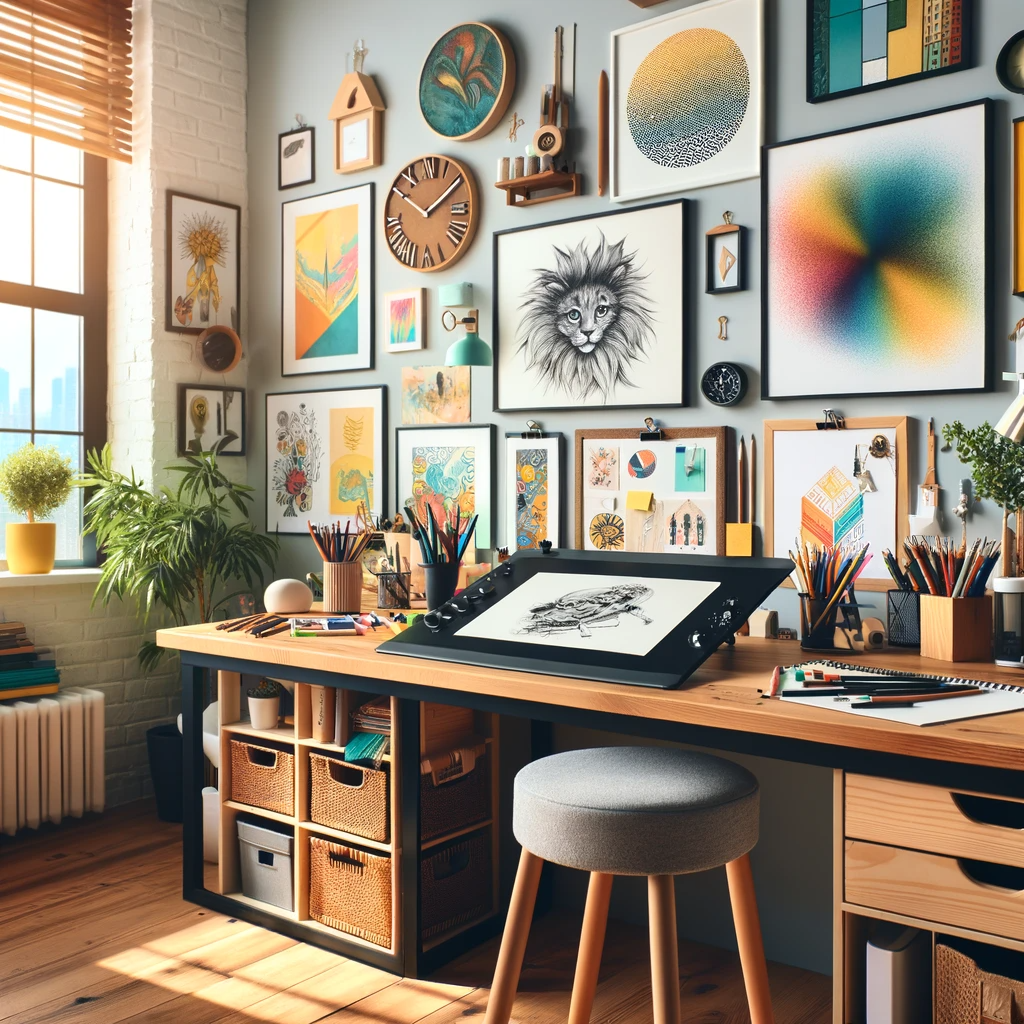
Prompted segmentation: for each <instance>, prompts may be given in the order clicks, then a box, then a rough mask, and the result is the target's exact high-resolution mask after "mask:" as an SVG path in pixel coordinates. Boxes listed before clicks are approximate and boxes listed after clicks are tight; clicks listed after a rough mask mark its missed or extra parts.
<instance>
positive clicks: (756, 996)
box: [725, 854, 775, 1024]
mask: <svg viewBox="0 0 1024 1024" xmlns="http://www.w3.org/2000/svg"><path fill="white" fill-rule="evenodd" d="M725 874H726V877H727V878H728V880H729V899H730V901H731V902H732V919H733V922H734V924H735V925H736V944H737V945H738V946H739V951H740V966H741V967H742V968H743V984H744V985H745V986H746V989H747V1005H748V1006H749V1007H750V1024H774V1021H775V1017H774V1015H773V1013H772V997H771V993H770V992H769V990H768V965H767V963H765V959H764V942H763V940H762V938H761V921H760V919H759V918H758V916H757V899H756V897H755V895H754V876H753V874H751V871H750V855H749V854H744V855H743V856H742V857H737V858H736V860H733V861H730V862H729V863H728V864H726V865H725Z"/></svg>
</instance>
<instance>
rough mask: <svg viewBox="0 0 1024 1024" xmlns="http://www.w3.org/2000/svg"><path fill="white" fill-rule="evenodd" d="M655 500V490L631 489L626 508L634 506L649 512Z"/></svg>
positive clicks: (639, 510) (627, 496)
mask: <svg viewBox="0 0 1024 1024" xmlns="http://www.w3.org/2000/svg"><path fill="white" fill-rule="evenodd" d="M653 500H654V491H629V492H628V493H627V494H626V508H634V509H636V510H637V511H638V512H647V511H648V510H649V509H650V507H651V502H652V501H653Z"/></svg>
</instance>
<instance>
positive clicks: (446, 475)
mask: <svg viewBox="0 0 1024 1024" xmlns="http://www.w3.org/2000/svg"><path fill="white" fill-rule="evenodd" d="M494 439H495V428H494V425H493V424H488V425H487V426H471V425H466V426H458V427H399V428H398V429H397V430H396V431H395V462H396V467H395V509H396V510H397V511H401V510H403V509H405V508H406V507H407V506H408V507H409V508H411V509H412V510H413V511H414V512H415V513H416V518H417V519H419V520H420V521H421V522H427V521H428V519H429V516H428V512H427V509H428V507H429V509H430V511H431V513H432V514H433V516H434V519H435V521H436V522H438V523H441V522H451V523H452V524H453V525H454V523H455V520H456V516H458V517H459V518H460V519H461V520H462V521H465V520H467V519H471V518H472V517H473V516H474V515H476V516H479V519H478V520H477V524H476V532H475V533H474V535H473V543H474V544H475V545H476V546H477V548H489V547H491V545H492V543H493V538H494V531H493V526H492V510H493V508H494Z"/></svg>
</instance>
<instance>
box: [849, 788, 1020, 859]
mask: <svg viewBox="0 0 1024 1024" xmlns="http://www.w3.org/2000/svg"><path fill="white" fill-rule="evenodd" d="M845 823H846V827H845V832H846V836H847V837H848V838H850V839H869V840H871V841H872V842H875V843H888V844H889V845H892V846H909V847H912V848H913V849H915V850H928V851H930V852H931V853H944V854H946V855H947V856H950V857H969V858H975V859H979V860H980V859H984V860H987V861H992V862H994V863H996V864H1012V865H1014V866H1015V867H1024V800H1010V799H1006V798H1003V797H988V796H981V795H979V794H973V793H956V792H952V791H950V790H948V789H942V788H941V787H940V786H923V785H920V784H918V783H915V782H896V781H894V780H893V779H878V778H874V777H873V776H870V775H847V776H846V809H845Z"/></svg>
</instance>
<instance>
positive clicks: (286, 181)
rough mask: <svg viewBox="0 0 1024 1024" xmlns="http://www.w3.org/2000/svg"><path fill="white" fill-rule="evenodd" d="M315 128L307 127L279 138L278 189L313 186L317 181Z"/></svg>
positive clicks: (296, 129) (284, 133)
mask: <svg viewBox="0 0 1024 1024" xmlns="http://www.w3.org/2000/svg"><path fill="white" fill-rule="evenodd" d="M314 140H315V134H314V130H313V128H311V127H310V126H309V125H306V126H304V127H302V128H295V129H293V130H292V131H290V132H281V134H280V135H278V137H277V189H278V191H279V192H280V191H281V190H282V189H286V188H295V186H296V185H312V184H313V182H314V181H315V180H316V150H315V146H314Z"/></svg>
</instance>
